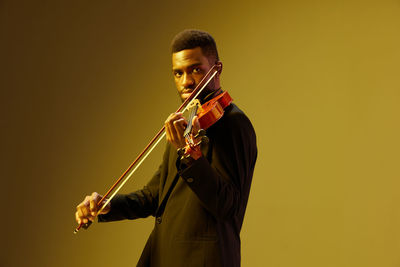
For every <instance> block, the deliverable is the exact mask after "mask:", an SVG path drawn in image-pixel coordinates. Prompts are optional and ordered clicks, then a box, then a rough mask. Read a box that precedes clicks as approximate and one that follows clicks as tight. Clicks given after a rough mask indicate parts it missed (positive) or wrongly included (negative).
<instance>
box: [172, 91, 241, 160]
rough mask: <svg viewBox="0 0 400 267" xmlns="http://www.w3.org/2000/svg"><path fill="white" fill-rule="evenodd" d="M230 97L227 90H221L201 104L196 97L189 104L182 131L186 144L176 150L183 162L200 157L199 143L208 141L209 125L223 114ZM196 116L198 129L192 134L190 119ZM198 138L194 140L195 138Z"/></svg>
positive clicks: (229, 102)
mask: <svg viewBox="0 0 400 267" xmlns="http://www.w3.org/2000/svg"><path fill="white" fill-rule="evenodd" d="M232 101H233V100H232V98H231V96H230V95H229V94H228V92H223V93H221V94H219V95H217V96H216V97H214V98H212V99H211V100H209V101H207V102H206V103H204V104H203V105H200V101H198V100H197V99H196V100H195V101H193V102H192V103H193V104H191V106H190V107H189V108H190V109H191V111H190V115H189V117H188V121H189V123H188V126H187V127H186V129H185V132H184V133H183V136H184V137H185V141H186V146H185V147H184V148H181V149H179V150H178V155H179V156H180V157H181V160H183V161H184V162H185V161H187V160H188V158H189V157H191V158H193V159H195V160H197V159H198V158H199V157H201V151H200V148H199V146H200V144H202V143H208V138H207V136H206V135H205V134H206V132H205V130H207V129H208V128H209V127H210V126H211V125H213V124H214V123H216V122H217V121H218V120H219V119H220V118H222V116H223V115H224V109H225V108H226V107H227V106H229V105H230V104H231V103H232ZM194 116H197V117H198V120H199V124H200V130H199V131H198V132H197V133H196V134H195V135H194V136H193V134H192V128H193V125H192V120H193V117H194ZM197 139H200V141H198V142H196V141H195V140H197Z"/></svg>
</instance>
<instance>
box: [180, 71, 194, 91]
mask: <svg viewBox="0 0 400 267" xmlns="http://www.w3.org/2000/svg"><path fill="white" fill-rule="evenodd" d="M193 85H194V79H193V77H192V75H190V74H187V73H185V74H183V77H182V86H183V87H184V88H190V87H191V86H193Z"/></svg>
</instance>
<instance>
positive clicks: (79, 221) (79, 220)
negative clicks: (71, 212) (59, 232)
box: [75, 211, 82, 224]
mask: <svg viewBox="0 0 400 267" xmlns="http://www.w3.org/2000/svg"><path fill="white" fill-rule="evenodd" d="M75 220H76V222H77V223H79V224H81V221H82V220H81V218H80V216H79V213H78V211H77V212H75Z"/></svg>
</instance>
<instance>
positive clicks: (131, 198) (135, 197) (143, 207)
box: [98, 149, 168, 222]
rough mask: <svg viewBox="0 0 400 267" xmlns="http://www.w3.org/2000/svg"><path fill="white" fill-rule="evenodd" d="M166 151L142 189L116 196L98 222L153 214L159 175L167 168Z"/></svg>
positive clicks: (157, 194)
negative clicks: (109, 208)
mask: <svg viewBox="0 0 400 267" xmlns="http://www.w3.org/2000/svg"><path fill="white" fill-rule="evenodd" d="M167 156H168V149H166V151H165V153H164V157H163V162H162V164H161V165H160V167H159V168H158V170H157V171H156V173H155V174H154V175H153V177H152V179H151V180H150V181H149V182H148V183H147V184H146V185H145V186H144V187H143V189H141V190H138V191H135V192H132V193H129V194H117V195H116V196H115V197H114V198H113V199H112V200H111V201H110V203H111V210H110V212H109V213H107V214H103V215H99V216H98V221H99V222H109V221H118V220H124V219H129V220H133V219H137V218H146V217H148V216H150V215H153V216H154V214H155V212H156V210H157V207H158V197H159V186H160V177H161V173H162V172H164V171H165V170H166V166H168V157H167Z"/></svg>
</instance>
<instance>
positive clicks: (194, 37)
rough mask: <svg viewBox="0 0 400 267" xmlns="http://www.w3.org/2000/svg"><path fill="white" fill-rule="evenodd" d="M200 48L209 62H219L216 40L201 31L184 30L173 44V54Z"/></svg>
mask: <svg viewBox="0 0 400 267" xmlns="http://www.w3.org/2000/svg"><path fill="white" fill-rule="evenodd" d="M196 47H200V48H201V50H202V52H203V54H204V55H205V56H206V57H207V58H208V59H209V61H213V60H215V62H213V63H216V62H217V61H219V57H218V50H217V45H216V44H215V41H214V38H213V37H212V36H211V35H210V34H209V33H208V32H205V31H200V30H192V29H188V30H184V31H182V32H180V33H178V34H177V35H176V36H175V37H174V39H173V40H172V43H171V50H172V53H176V52H179V51H182V50H185V49H192V48H196Z"/></svg>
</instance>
